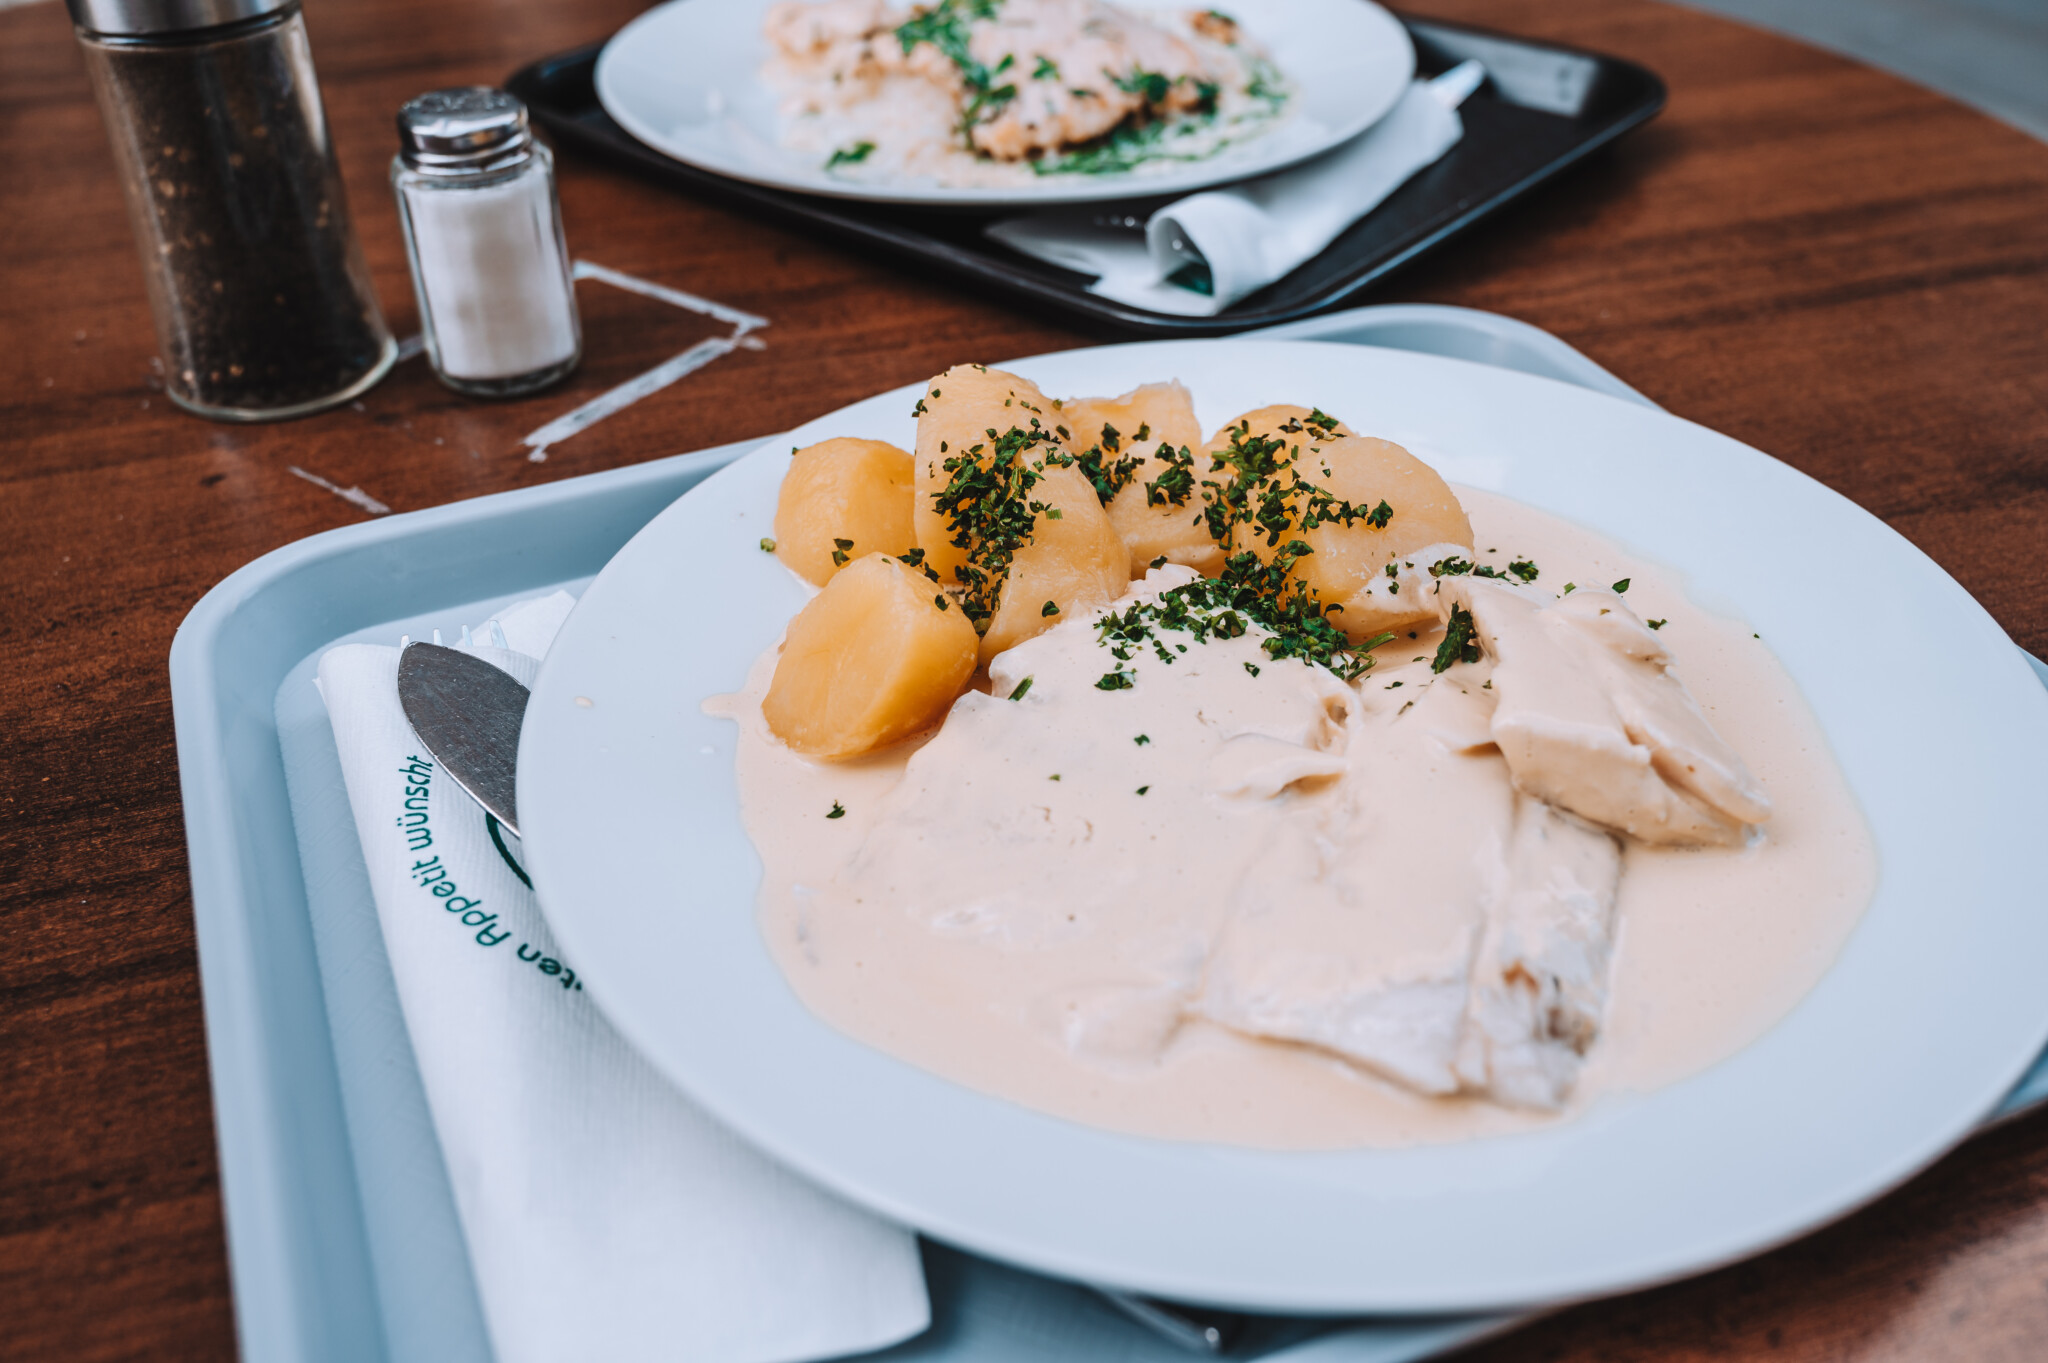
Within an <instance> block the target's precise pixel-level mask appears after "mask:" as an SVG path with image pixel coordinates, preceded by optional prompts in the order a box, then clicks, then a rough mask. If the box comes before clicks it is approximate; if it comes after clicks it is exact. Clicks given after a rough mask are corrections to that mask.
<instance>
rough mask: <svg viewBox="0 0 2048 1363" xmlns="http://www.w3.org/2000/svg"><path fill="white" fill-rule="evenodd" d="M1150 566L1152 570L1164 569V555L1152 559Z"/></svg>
mask: <svg viewBox="0 0 2048 1363" xmlns="http://www.w3.org/2000/svg"><path fill="white" fill-rule="evenodd" d="M1151 566H1152V567H1154V568H1164V567H1165V566H1166V555H1164V554H1161V555H1160V556H1159V557H1158V558H1155V559H1153V560H1152V564H1151Z"/></svg>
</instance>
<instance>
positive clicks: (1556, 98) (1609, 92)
mask: <svg viewBox="0 0 2048 1363" xmlns="http://www.w3.org/2000/svg"><path fill="white" fill-rule="evenodd" d="M1398 17H1399V18H1400V19H1401V22H1402V23H1403V24H1404V25H1405V26H1406V27H1407V29H1408V32H1409V34H1410V36H1411V37H1413V39H1414V40H1415V56H1416V66H1417V73H1418V74H1419V75H1425V76H1426V75H1435V74H1438V73H1440V72H1443V71H1447V70H1449V69H1450V68H1451V67H1453V66H1455V65H1457V64H1458V63H1459V62H1461V61H1465V60H1467V59H1468V58H1477V59H1478V60H1479V61H1480V62H1482V63H1484V64H1485V66H1486V69H1487V73H1488V79H1487V81H1486V84H1485V85H1484V86H1482V87H1481V88H1480V89H1479V90H1478V92H1476V93H1475V94H1474V95H1473V96H1472V97H1471V98H1470V99H1468V100H1466V102H1465V104H1464V105H1463V106H1462V108H1461V109H1460V113H1461V114H1462V115H1463V117H1464V120H1465V136H1464V138H1463V139H1462V140H1460V141H1459V143H1458V145H1457V146H1455V147H1453V148H1452V149H1451V151H1450V153H1449V154H1448V155H1446V156H1445V157H1444V158H1443V159H1442V160H1440V161H1438V162H1437V163H1436V164H1435V165H1433V166H1431V167H1429V168H1428V169H1427V170H1425V171H1423V172H1422V173H1421V174H1420V175H1417V176H1416V177H1415V178H1414V179H1412V180H1410V181H1409V182H1408V183H1407V184H1405V185H1403V186H1402V187H1401V188H1400V189H1398V190H1396V191H1395V192H1394V194H1393V195H1392V196H1391V197H1389V198H1388V199H1387V200H1386V202H1384V203H1382V204H1381V205H1380V206H1379V207H1378V208H1377V209H1375V210H1373V212H1371V213H1370V214H1368V215H1367V216H1366V217H1364V218H1363V219H1361V220H1360V221H1358V222H1357V223H1354V224H1353V225H1352V226H1351V227H1350V229H1349V230H1347V231H1346V232H1345V233H1344V234H1343V235H1342V236H1340V237H1338V238H1337V240H1336V241H1334V242H1332V243H1331V244H1330V245H1329V247H1328V248H1326V249H1325V250H1324V251H1323V253H1322V254H1321V255H1319V256H1316V257H1315V258H1314V259H1312V260H1310V261H1308V262H1307V263H1306V264H1304V265H1302V266H1300V267H1299V268H1298V269H1296V270H1295V271H1294V272H1293V273H1292V274H1290V275H1288V276H1286V277H1285V278H1283V279H1281V280H1279V281H1277V282H1276V283H1273V284H1270V285H1268V286H1267V287H1266V288H1264V289H1261V290H1260V291H1259V292H1257V293H1255V294H1252V295H1251V296H1249V297H1247V298H1243V299H1240V300H1238V302H1236V303H1234V304H1233V305H1231V306H1230V307H1229V308H1226V309H1225V310H1223V311H1222V312H1220V313H1218V314H1216V315H1215V316H1213V317H1170V316H1167V315H1164V314H1162V313H1156V312H1147V311H1145V310H1143V309H1140V308H1133V307H1129V306H1127V305H1125V304H1122V303H1117V302H1112V301H1111V300H1109V299H1107V298H1101V297H1098V296H1097V295H1095V294H1092V293H1089V292H1088V290H1087V285H1088V283H1089V276H1087V275H1082V274H1077V273H1075V272H1074V271H1072V270H1066V269H1062V268H1061V267H1059V266H1057V265H1051V264H1047V263H1046V262H1044V261H1040V260H1036V259H1033V258H1031V257H1029V256H1025V255H1020V254H1018V253H1017V252H1015V251H1012V250H1010V249H1009V248H1008V247H1005V246H1001V245H998V244H997V243H995V242H993V241H990V240H989V239H988V238H986V237H984V236H983V235H982V231H981V229H982V226H983V225H984V224H985V223H987V222H988V221H990V220H991V219H992V218H995V217H1002V216H1007V215H1009V214H1013V213H1016V212H1017V211H1019V210H1017V209H1014V208H1012V209H1003V210H998V211H994V212H991V211H987V210H979V211H975V212H971V213H970V212H964V211H960V210H938V209H932V208H929V207H918V206H910V207H906V206H903V205H896V204H870V203H861V202H858V201H856V200H850V199H828V198H820V197H816V196H813V195H807V194H793V193H789V192H787V191H784V190H779V189H767V188H764V187H762V186H760V185H752V184H747V183H745V182H743V181H739V180H731V179H727V178H726V177H725V176H722V175H715V174H713V173H711V172H709V171H704V170H699V169H697V168H696V167H694V166H688V165H685V164H683V163H682V162H680V161H677V160H674V159H672V158H670V157H668V156H665V155H663V154H662V153H660V152H658V151H655V150H654V149H652V148H651V147H648V146H647V145H645V144H644V143H642V142H639V141H637V140H636V139H635V138H634V137H633V136H632V135H631V134H629V133H628V132H626V130H625V129H623V128H621V127H620V126H619V125H618V124H617V123H615V122H613V121H612V118H611V116H610V115H609V114H607V113H605V111H604V109H603V108H602V107H601V106H600V105H599V104H598V101H597V91H596V88H595V85H594V83H593V73H594V72H595V71H596V68H597V54H598V53H599V51H601V50H602V48H603V44H602V43H598V44H593V45H591V46H589V47H581V48H577V49H575V50H574V51H571V52H564V53H561V54H560V55H558V56H553V57H547V58H543V59H542V60H540V61H537V62H534V63H533V64H532V65H530V66H526V67H523V68H522V69H520V70H519V71H518V72H516V73H514V75H513V76H512V78H511V79H510V80H509V81H507V82H506V88H507V89H508V90H510V91H511V92H512V93H513V94H515V95H517V96H519V98H521V99H523V100H525V101H526V104H527V106H528V107H529V108H530V109H531V110H532V113H533V117H534V119H535V121H536V122H538V123H539V124H540V125H541V126H542V127H543V128H545V129H546V130H547V131H548V133H549V134H550V136H551V137H552V139H553V140H554V143H555V145H556V146H557V147H561V148H565V149H569V150H572V151H575V152H578V153H583V154H587V155H591V156H595V157H598V158H601V159H604V160H607V161H610V162H613V163H615V164H619V165H623V166H625V167H626V168H627V169H629V170H632V171H635V172H637V173H639V174H642V175H645V176H648V177H649V178H651V179H654V180H656V181H659V182H661V183H663V184H667V185H672V186H674V187H675V188H677V189H680V190H683V191H685V192H687V193H689V194H692V195H694V196H697V197H699V198H704V199H709V200H711V201H713V202H717V203H722V204H726V205H729V206H731V207H734V208H738V209H741V210H743V211H746V212H750V213H755V214H758V215H759V216H761V217H764V218H768V219H771V220H774V221H776V222H780V223H784V224H786V225H789V226H793V227H797V228H800V229H804V230H808V231H812V232H815V233H817V234H818V235H820V236H822V237H825V238H828V239H829V240H831V241H834V242H837V243H842V244H853V245H856V246H861V247H865V248H868V249H870V250H872V251H874V252H875V253H876V254H878V255H883V256H888V257H891V258H893V259H896V260H900V261H903V262H904V263H906V264H915V265H917V266H919V267H920V268H921V269H924V270H926V271H930V270H937V271H939V272H940V273H942V274H945V275H949V276H951V277H953V278H955V279H958V280H960V281H962V282H963V283H966V284H968V285H970V286H980V287H982V288H984V289H986V290H989V291H992V292H995V293H1001V294H1006V295H1008V296H1010V297H1013V298H1016V299H1018V300H1020V301H1022V302H1024V303H1026V304H1029V305H1033V306H1035V307H1038V308H1041V309H1045V310H1048V311H1052V312H1056V313H1062V314H1065V315H1067V316H1069V317H1072V318H1079V319H1083V320H1085V321H1088V322H1093V323H1097V324H1099V325H1100V326H1103V327H1105V328H1107V329H1109V330H1111V331H1114V332H1120V333H1125V334H1135V335H1143V336H1222V335H1228V334H1230V333H1233V332H1239V331H1247V330H1250V329H1251V328H1254V327H1268V326H1274V325H1277V324H1279V323H1282V322H1291V321H1295V320H1297V319H1299V318H1302V317H1307V316H1309V315H1311V314H1313V313H1318V312H1322V311H1325V310H1326V309H1329V308H1333V307H1336V306H1338V305H1340V304H1345V303H1350V302H1353V301H1355V300H1356V298H1357V296H1358V295H1359V294H1360V293H1362V292H1363V291H1364V290H1365V289H1366V288H1368V287H1370V286H1371V285H1372V284H1374V283H1375V282H1377V281H1378V280H1380V279H1382V278H1384V277H1385V276H1387V275H1388V274H1390V273H1392V272H1393V271H1394V270H1397V269H1399V268H1400V267H1401V266H1403V265H1405V264H1407V263H1408V262H1410V261H1412V260H1414V259H1416V258H1417V257H1419V256H1421V255H1423V254H1424V253H1425V252H1428V251H1432V250H1435V249H1436V248H1437V247H1439V246H1442V245H1443V244H1444V243H1445V242H1447V241H1449V240H1450V239H1451V238H1453V237H1455V236H1456V235H1457V234H1458V233H1460V232H1462V231H1464V230H1465V229H1466V228H1468V227H1470V226H1472V225H1473V224H1474V223H1476V222H1478V221H1479V220H1480V219H1482V218H1484V217H1486V216H1488V215H1489V214H1492V213H1495V212H1497V211H1499V210H1500V209H1502V208H1504V207H1506V206H1507V205H1508V204H1510V203H1512V202H1514V201H1515V200H1516V199H1518V198H1520V197H1521V196H1522V195H1524V194H1527V193H1528V192H1529V191H1530V190H1532V189H1534V188H1535V187H1536V186H1538V185H1540V184H1542V183H1543V182H1544V181H1546V180H1548V179H1550V178H1551V177H1553V176H1555V175H1557V174H1559V173H1560V172H1562V171H1563V170H1565V169H1566V168H1567V167H1569V166H1571V165H1573V164H1574V163H1576V162H1577V161H1579V160H1581V159H1583V158H1584V157H1586V156H1588V155H1590V154H1591V153H1593V152H1594V151H1596V150H1598V149H1599V148H1601V147H1604V146H1606V145H1607V144H1608V143H1609V142H1612V141H1614V140H1615V139H1616V138H1617V137H1620V136H1621V135H1622V134H1623V133H1626V132H1628V131H1629V130H1631V129H1633V128H1636V127H1639V126H1640V125H1642V124H1643V123H1645V122H1647V121H1649V119H1651V118H1652V117H1654V116H1655V115H1656V113H1657V111H1658V110H1659V109H1661V108H1663V107H1664V82H1663V81H1662V80H1660V79H1658V77H1657V76H1656V74H1655V73H1653V72H1651V71H1649V70H1647V69H1646V68H1644V67H1641V66H1638V65H1636V64H1635V63H1634V62H1629V61H1623V60H1622V59H1620V58H1619V57H1610V56H1606V55H1603V54H1601V53H1597V52H1584V51H1579V50H1577V49H1573V48H1564V47H1557V46H1553V45H1551V44H1547V43H1535V42H1529V41H1527V40H1525V39H1521V38H1515V37H1511V36H1508V35H1506V34H1501V33H1494V32H1490V31H1488V30H1484V29H1476V28H1467V27H1464V26H1462V25H1455V24H1442V23H1436V22H1432V21H1425V20H1421V19H1413V18H1409V17H1407V16H1405V15H1402V16H1398ZM1158 202H1162V201H1160V200H1134V201H1133V202H1132V203H1131V204H1130V205H1129V206H1128V208H1129V209H1130V210H1132V211H1136V212H1138V213H1140V214H1141V215H1142V214H1144V213H1146V212H1149V210H1150V208H1151V207H1152V206H1153V205H1154V204H1156V203H1158ZM1119 208H1120V210H1121V209H1122V208H1123V206H1119Z"/></svg>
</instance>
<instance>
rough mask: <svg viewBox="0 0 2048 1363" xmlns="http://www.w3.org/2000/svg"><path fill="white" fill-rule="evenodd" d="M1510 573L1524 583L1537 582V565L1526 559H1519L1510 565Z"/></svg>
mask: <svg viewBox="0 0 2048 1363" xmlns="http://www.w3.org/2000/svg"><path fill="white" fill-rule="evenodd" d="M1508 571H1509V572H1511V573H1513V574H1514V575H1515V576H1516V577H1519V578H1520V579H1522V581H1524V582H1534V581H1535V580H1536V565H1535V564H1533V563H1531V562H1530V561H1529V560H1528V559H1525V558H1518V559H1516V560H1515V561H1514V562H1513V563H1510V564H1509V565H1508Z"/></svg>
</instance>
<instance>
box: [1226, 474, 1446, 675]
mask: <svg viewBox="0 0 2048 1363" xmlns="http://www.w3.org/2000/svg"><path fill="white" fill-rule="evenodd" d="M1295 469H1296V471H1297V472H1299V473H1300V475H1301V478H1302V480H1303V481H1304V482H1307V483H1310V484H1313V485H1314V486H1316V487H1320V488H1322V489H1324V490H1325V491H1327V492H1328V493H1329V494H1330V495H1331V496H1333V497H1336V498H1338V499H1340V500H1342V501H1346V502H1349V503H1351V504H1352V505H1353V506H1354V507H1357V508H1358V509H1359V510H1360V511H1362V512H1367V513H1370V512H1371V511H1373V510H1375V509H1376V508H1378V507H1379V506H1380V504H1381V503H1383V502H1384V503H1385V504H1386V505H1387V507H1388V508H1390V510H1391V512H1392V515H1391V516H1390V517H1389V518H1388V520H1387V523H1386V526H1385V528H1384V529H1381V528H1376V527H1375V526H1373V525H1372V524H1370V523H1369V522H1368V521H1366V520H1354V521H1352V522H1351V524H1349V525H1344V524H1341V523H1338V522H1336V521H1325V522H1324V523H1322V524H1320V525H1317V526H1316V527H1315V528H1314V529H1311V530H1302V529H1300V528H1299V526H1300V522H1301V516H1302V513H1303V511H1304V509H1305V506H1304V503H1305V500H1306V499H1305V498H1303V497H1301V496H1300V495H1299V494H1297V495H1296V497H1295V498H1294V499H1293V500H1292V502H1291V504H1290V509H1291V511H1292V512H1293V515H1294V517H1295V520H1294V524H1295V527H1296V528H1295V529H1294V530H1293V531H1291V532H1289V533H1285V534H1282V535H1281V536H1280V544H1279V546H1273V545H1268V544H1267V543H1266V539H1267V537H1266V536H1265V535H1263V534H1258V535H1248V534H1243V531H1244V529H1245V528H1244V527H1240V543H1242V544H1243V545H1244V546H1245V547H1248V548H1250V549H1252V550H1253V551H1254V552H1255V553H1257V554H1258V556H1259V558H1260V560H1261V561H1263V562H1268V563H1270V562H1271V561H1272V559H1273V556H1274V554H1275V553H1277V552H1278V549H1279V547H1280V546H1284V545H1286V544H1287V543H1288V541H1290V540H1294V539H1299V540H1300V541H1302V542H1303V543H1304V544H1306V545H1308V546H1309V548H1310V549H1312V550H1313V551H1314V552H1313V553H1311V554H1308V555H1306V556H1305V557H1303V558H1301V559H1298V560H1296V562H1295V564H1294V567H1293V568H1292V569H1291V570H1290V571H1289V576H1290V577H1292V578H1294V579H1295V580H1297V581H1300V582H1303V583H1306V584H1307V585H1308V587H1309V588H1310V590H1312V591H1314V592H1315V593H1316V595H1317V596H1318V597H1319V598H1321V600H1322V602H1323V604H1324V605H1326V606H1329V605H1337V606H1342V607H1343V608H1344V609H1343V611H1342V613H1338V614H1332V615H1331V616H1330V621H1331V623H1333V624H1335V625H1337V626H1339V627H1340V628H1342V629H1343V631H1344V633H1345V634H1346V635H1347V636H1349V637H1350V639H1351V640H1352V642H1353V643H1357V642H1359V641H1361V640H1364V639H1366V638H1368V637H1370V636H1372V635H1375V634H1378V633H1380V632H1381V631H1383V630H1389V629H1392V630H1400V629H1405V628H1408V627H1410V626H1412V625H1414V624H1417V623H1421V622H1425V621H1427V622H1431V623H1434V622H1435V620H1436V608H1435V605H1434V603H1432V602H1431V601H1430V600H1429V599H1428V594H1427V588H1426V586H1425V585H1424V584H1426V583H1427V582H1428V580H1429V579H1428V575H1427V573H1422V576H1421V580H1420V581H1404V582H1403V583H1402V584H1401V588H1400V591H1398V592H1394V591H1390V590H1389V588H1390V587H1391V586H1392V585H1394V583H1395V581H1396V580H1395V579H1393V578H1389V577H1388V576H1387V575H1386V569H1387V565H1388V564H1389V563H1394V562H1396V560H1402V561H1407V560H1408V559H1409V558H1410V556H1412V555H1414V554H1416V553H1418V552H1419V551H1421V550H1424V549H1428V548H1430V547H1431V546H1433V545H1455V546H1456V547H1457V549H1458V551H1459V552H1460V554H1461V556H1462V557H1465V558H1470V557H1472V522H1471V521H1469V520H1468V519H1466V516H1465V508H1464V507H1462V506H1460V505H1459V504H1458V499H1457V497H1456V496H1455V495H1453V493H1452V492H1451V489H1450V487H1449V485H1447V484H1446V483H1445V482H1444V480H1443V479H1442V478H1441V477H1440V476H1439V475H1438V474H1437V471H1436V470H1435V469H1433V468H1431V467H1430V466H1429V465H1427V464H1425V463H1423V462H1422V461H1421V460H1420V459H1417V458H1416V457H1415V456H1414V455H1412V454H1410V453H1408V451H1407V450H1404V449H1402V448H1401V447H1400V446H1399V445H1396V444H1395V443H1394V442H1393V441H1391V440H1380V439H1376V438H1374V437H1372V436H1359V435H1351V436H1344V437H1341V438H1340V439H1338V440H1335V441H1333V442H1331V443H1330V444H1328V445H1323V446H1320V447H1314V448H1310V449H1307V450H1304V452H1303V453H1302V455H1301V456H1300V457H1299V458H1298V459H1297V461H1296V463H1295ZM1282 476H1283V477H1284V476H1285V475H1282ZM1446 552H1448V550H1447V551H1446ZM1439 556H1440V555H1439ZM1428 566H1429V565H1428V564H1426V563H1422V562H1419V561H1417V562H1416V563H1415V569H1416V571H1418V572H1420V571H1421V570H1423V569H1426V568H1427V567H1428Z"/></svg>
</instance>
